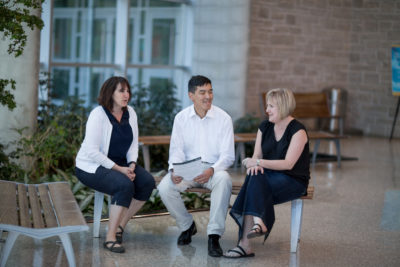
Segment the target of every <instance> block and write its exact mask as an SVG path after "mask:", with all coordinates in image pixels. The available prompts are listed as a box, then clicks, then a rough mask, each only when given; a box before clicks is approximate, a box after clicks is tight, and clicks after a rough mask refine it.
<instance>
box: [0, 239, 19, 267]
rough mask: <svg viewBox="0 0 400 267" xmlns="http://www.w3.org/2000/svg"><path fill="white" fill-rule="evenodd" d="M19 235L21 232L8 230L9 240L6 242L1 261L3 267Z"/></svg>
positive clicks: (0, 264)
mask: <svg viewBox="0 0 400 267" xmlns="http://www.w3.org/2000/svg"><path fill="white" fill-rule="evenodd" d="M18 236H19V233H16V232H8V236H7V240H6V243H5V244H4V247H3V251H2V253H1V263H0V266H1V267H4V266H6V262H7V259H8V256H10V252H11V249H12V247H13V246H14V243H15V240H17V237H18Z"/></svg>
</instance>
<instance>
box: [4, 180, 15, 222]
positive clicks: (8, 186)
mask: <svg viewBox="0 0 400 267" xmlns="http://www.w3.org/2000/svg"><path fill="white" fill-rule="evenodd" d="M0 194H1V196H2V199H1V202H0V223H1V224H14V225H18V211H17V193H16V186H15V184H13V183H9V182H3V181H2V182H1V183H0Z"/></svg>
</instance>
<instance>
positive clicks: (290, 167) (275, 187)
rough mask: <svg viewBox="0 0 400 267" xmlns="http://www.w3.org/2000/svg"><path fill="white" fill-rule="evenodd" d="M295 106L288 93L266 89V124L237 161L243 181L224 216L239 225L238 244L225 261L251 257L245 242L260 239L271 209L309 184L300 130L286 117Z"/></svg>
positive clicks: (303, 136)
mask: <svg viewBox="0 0 400 267" xmlns="http://www.w3.org/2000/svg"><path fill="white" fill-rule="evenodd" d="M295 107H296V101H295V99H294V96H293V93H292V91H290V90H288V89H272V90H270V91H269V92H268V93H267V110H266V112H267V114H268V120H265V121H263V122H262V123H261V124H260V126H259V128H258V132H257V138H256V143H255V146H254V153H253V157H252V158H246V159H244V160H243V165H245V166H246V168H247V176H246V180H245V182H244V184H243V186H242V188H241V190H240V192H239V195H238V197H237V198H236V200H235V203H234V204H233V206H232V209H231V211H230V215H231V216H232V218H233V219H234V220H235V222H236V223H237V224H238V226H239V241H238V244H237V246H236V247H234V248H232V249H230V250H228V251H227V252H226V253H225V254H224V256H225V257H227V258H243V257H252V256H254V253H253V250H252V246H251V243H250V239H252V238H254V237H258V236H264V242H265V240H266V239H267V237H268V235H269V233H270V232H271V230H272V226H273V225H274V222H275V212H274V205H276V204H280V203H284V202H287V201H291V200H293V199H296V198H299V197H301V196H302V195H304V194H305V193H306V192H307V186H308V181H309V179H310V159H309V144H308V136H307V132H306V128H305V127H304V125H303V124H301V123H300V122H299V121H297V120H296V119H295V118H293V117H292V116H291V114H292V113H293V111H294V109H295Z"/></svg>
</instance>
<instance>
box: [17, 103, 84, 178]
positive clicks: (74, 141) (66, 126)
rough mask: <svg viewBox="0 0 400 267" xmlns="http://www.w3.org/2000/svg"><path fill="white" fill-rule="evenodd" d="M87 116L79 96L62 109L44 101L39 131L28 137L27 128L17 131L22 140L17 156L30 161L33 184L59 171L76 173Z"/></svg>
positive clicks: (40, 112) (29, 174) (41, 105)
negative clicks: (76, 158)
mask: <svg viewBox="0 0 400 267" xmlns="http://www.w3.org/2000/svg"><path fill="white" fill-rule="evenodd" d="M86 113H87V111H86V108H84V107H83V105H82V101H81V100H79V99H78V98H75V97H72V98H68V99H66V100H65V101H64V104H63V105H62V106H56V105H54V104H51V103H48V102H43V103H41V104H40V107H39V114H38V127H37V129H36V131H35V132H34V133H33V134H32V135H30V136H26V135H24V130H25V129H16V131H17V132H18V133H19V134H20V135H21V139H20V140H19V141H18V142H17V145H18V149H17V150H16V151H15V152H14V153H13V155H14V156H15V157H17V158H21V157H27V158H28V159H29V160H30V162H31V165H32V168H31V169H30V170H28V171H27V173H28V177H29V180H30V182H33V183H36V182H38V181H42V180H43V179H45V178H42V177H49V176H51V175H52V174H56V173H57V169H59V170H64V171H67V172H73V169H74V165H75V156H76V154H77V152H78V149H79V147H80V144H81V142H82V139H83V135H84V125H85V123H86V119H87V116H86Z"/></svg>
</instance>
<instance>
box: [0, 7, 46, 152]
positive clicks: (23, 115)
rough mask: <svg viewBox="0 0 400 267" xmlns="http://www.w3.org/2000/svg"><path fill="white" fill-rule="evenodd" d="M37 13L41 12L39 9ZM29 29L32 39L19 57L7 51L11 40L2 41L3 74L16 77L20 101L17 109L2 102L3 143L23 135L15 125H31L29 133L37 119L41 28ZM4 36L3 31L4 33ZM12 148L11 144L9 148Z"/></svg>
mask: <svg viewBox="0 0 400 267" xmlns="http://www.w3.org/2000/svg"><path fill="white" fill-rule="evenodd" d="M34 14H35V15H38V16H40V12H39V11H36V12H34ZM26 33H27V36H28V39H27V42H26V46H25V49H24V52H23V54H22V55H21V56H19V57H17V58H15V57H14V56H13V55H9V54H8V53H7V49H8V44H9V42H8V41H1V42H0V62H1V64H0V77H1V78H2V79H14V80H15V81H16V90H11V92H12V94H13V95H14V99H15V102H16V105H17V106H16V108H15V109H14V110H13V111H10V110H9V109H8V108H7V107H5V106H2V105H1V106H0V133H1V134H0V142H1V143H2V144H3V145H8V144H10V142H12V141H14V140H17V138H18V137H19V135H18V134H17V133H16V132H15V131H13V130H12V129H13V128H17V129H19V128H23V127H27V128H28V130H27V133H28V134H29V133H32V132H33V129H34V128H35V126H36V122H37V106H38V80H39V47H40V31H39V30H38V29H35V30H34V31H32V30H30V29H29V28H26ZM2 38H3V34H2V33H0V39H2ZM5 40H7V39H5ZM12 149H13V148H12V147H9V149H8V150H7V151H9V150H12Z"/></svg>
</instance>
